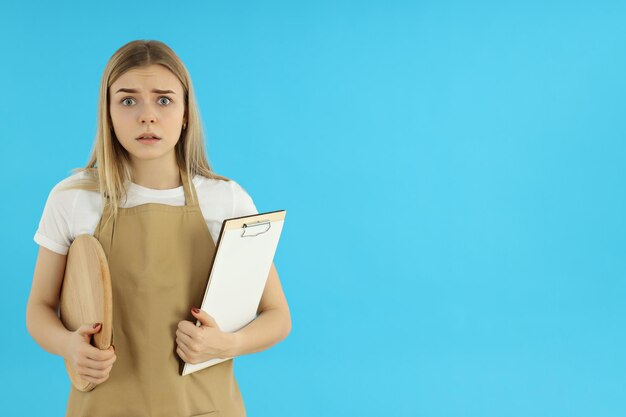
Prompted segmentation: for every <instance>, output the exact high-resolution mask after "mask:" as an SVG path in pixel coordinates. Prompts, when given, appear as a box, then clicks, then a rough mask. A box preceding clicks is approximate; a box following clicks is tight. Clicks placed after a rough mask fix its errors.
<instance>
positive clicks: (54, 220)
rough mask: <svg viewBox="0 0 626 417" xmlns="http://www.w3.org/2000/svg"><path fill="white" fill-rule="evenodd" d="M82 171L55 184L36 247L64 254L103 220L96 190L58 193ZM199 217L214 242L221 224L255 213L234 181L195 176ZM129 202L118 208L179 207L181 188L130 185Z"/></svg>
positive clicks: (40, 222)
mask: <svg viewBox="0 0 626 417" xmlns="http://www.w3.org/2000/svg"><path fill="white" fill-rule="evenodd" d="M86 176H87V174H86V173H85V172H79V173H76V174H73V175H71V176H69V177H67V178H65V179H63V180H62V181H60V182H59V183H58V184H57V185H55V186H54V187H53V188H52V190H51V191H50V194H49V195H48V199H47V201H46V205H45V207H44V210H43V214H42V216H41V220H40V221H39V228H38V229H37V231H36V232H35V236H34V238H33V239H34V240H35V242H36V243H37V244H39V245H42V246H45V247H46V248H48V249H50V250H51V251H54V252H56V253H59V254H61V255H67V252H68V250H69V247H70V244H71V243H72V242H73V241H74V239H75V238H76V236H78V235H81V234H84V233H87V234H90V235H93V234H94V232H95V230H96V226H97V225H98V222H99V221H100V218H101V217H102V211H103V207H102V201H101V197H100V194H99V193H98V192H95V191H87V190H80V189H70V190H62V191H59V190H58V189H59V187H61V186H63V185H65V184H66V183H67V181H72V180H74V179H76V178H85V177H86ZM193 183H194V185H195V187H196V193H197V195H198V201H199V204H200V210H201V211H202V216H203V217H204V220H205V221H206V224H207V226H208V228H209V232H210V234H211V236H212V237H213V242H214V243H216V242H217V239H218V237H219V233H220V230H221V228H222V221H223V220H224V219H228V218H232V217H241V216H247V215H251V214H257V213H258V211H257V209H256V207H255V205H254V202H253V201H252V198H250V196H249V195H248V193H247V192H246V191H245V190H244V189H243V188H242V187H241V186H240V185H239V184H238V183H236V182H235V181H232V180H231V181H222V180H216V179H211V178H206V177H203V176H200V175H196V176H195V177H194V178H193ZM127 191H128V199H127V200H126V201H124V199H123V198H122V201H121V202H120V207H124V208H128V207H134V206H138V205H140V204H145V203H161V204H168V205H171V206H182V205H184V203H185V193H184V190H183V187H182V185H181V186H180V187H178V188H172V189H169V190H155V189H152V188H146V187H142V186H140V185H138V184H135V183H132V182H131V183H130V185H129V188H128V190H127Z"/></svg>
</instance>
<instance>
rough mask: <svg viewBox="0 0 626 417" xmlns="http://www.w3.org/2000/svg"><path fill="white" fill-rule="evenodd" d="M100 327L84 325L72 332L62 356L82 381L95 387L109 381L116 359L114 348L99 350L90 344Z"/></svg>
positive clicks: (99, 325) (98, 325) (97, 325)
mask: <svg viewBox="0 0 626 417" xmlns="http://www.w3.org/2000/svg"><path fill="white" fill-rule="evenodd" d="M101 327H102V325H101V324H100V323H98V324H96V325H94V326H91V325H88V324H85V325H83V326H80V327H79V328H78V329H76V330H75V331H73V332H72V333H71V334H70V337H69V340H68V343H67V345H66V350H65V355H64V356H65V359H66V360H67V361H68V362H69V363H70V365H71V366H72V368H74V370H75V371H76V373H77V374H78V375H79V376H80V377H81V378H82V379H84V380H85V381H88V382H92V383H94V384H96V385H98V384H101V383H103V382H104V381H106V380H107V379H109V373H110V372H111V368H112V367H113V362H115V360H116V359H117V356H115V347H114V346H110V347H109V348H108V349H105V350H100V349H98V348H97V347H95V346H92V345H91V344H90V341H91V336H92V335H94V334H96V333H98V332H99V331H100V328H101Z"/></svg>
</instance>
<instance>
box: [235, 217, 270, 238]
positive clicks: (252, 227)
mask: <svg viewBox="0 0 626 417" xmlns="http://www.w3.org/2000/svg"><path fill="white" fill-rule="evenodd" d="M262 226H267V227H266V228H264V227H262ZM271 227H272V222H271V221H269V220H265V221H260V222H256V223H244V224H243V232H242V233H241V237H255V236H258V235H260V234H263V233H265V232H267V231H268V230H270V228H271Z"/></svg>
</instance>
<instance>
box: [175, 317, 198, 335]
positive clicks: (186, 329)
mask: <svg viewBox="0 0 626 417" xmlns="http://www.w3.org/2000/svg"><path fill="white" fill-rule="evenodd" d="M178 329H179V330H180V331H182V332H183V333H184V334H186V335H187V336H189V337H191V338H192V339H193V338H194V337H196V336H197V335H198V326H196V325H195V324H193V323H192V322H190V321H186V320H185V321H181V322H180V323H178Z"/></svg>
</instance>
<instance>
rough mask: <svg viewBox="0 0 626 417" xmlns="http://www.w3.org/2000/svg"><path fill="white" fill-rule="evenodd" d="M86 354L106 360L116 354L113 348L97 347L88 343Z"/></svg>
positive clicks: (88, 356)
mask: <svg viewBox="0 0 626 417" xmlns="http://www.w3.org/2000/svg"><path fill="white" fill-rule="evenodd" d="M85 355H86V356H87V358H89V359H92V360H94V361H106V360H109V359H111V358H112V357H113V356H115V351H114V350H113V349H104V350H103V349H98V348H97V347H94V346H91V345H87V348H86V351H85Z"/></svg>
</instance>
